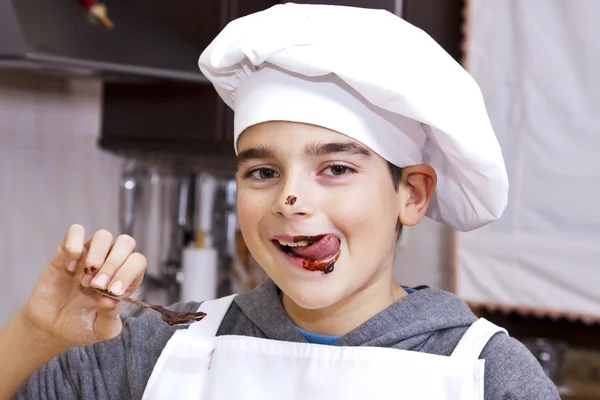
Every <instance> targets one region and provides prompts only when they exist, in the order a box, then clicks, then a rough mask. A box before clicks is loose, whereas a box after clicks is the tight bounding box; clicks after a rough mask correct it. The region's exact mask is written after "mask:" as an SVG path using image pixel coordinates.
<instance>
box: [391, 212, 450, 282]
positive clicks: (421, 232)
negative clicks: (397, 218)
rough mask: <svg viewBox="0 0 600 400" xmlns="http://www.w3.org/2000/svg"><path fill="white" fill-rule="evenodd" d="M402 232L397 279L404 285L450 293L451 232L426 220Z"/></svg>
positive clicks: (438, 224)
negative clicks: (432, 288)
mask: <svg viewBox="0 0 600 400" xmlns="http://www.w3.org/2000/svg"><path fill="white" fill-rule="evenodd" d="M403 229H404V235H405V237H404V238H403V239H402V240H401V243H402V245H401V246H399V248H398V251H397V254H396V263H395V271H394V277H395V278H396V280H397V281H398V282H399V283H400V284H402V285H406V286H418V285H428V286H431V287H435V288H438V289H444V290H450V288H451V285H450V283H451V275H450V273H451V269H450V262H451V259H450V254H451V248H450V236H451V229H450V228H449V227H448V226H446V225H443V224H441V223H439V222H437V221H434V220H432V219H429V218H424V219H423V220H422V221H421V222H420V223H419V224H418V225H417V226H414V227H404V228H403Z"/></svg>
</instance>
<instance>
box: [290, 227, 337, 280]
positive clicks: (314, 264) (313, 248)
mask: <svg viewBox="0 0 600 400" xmlns="http://www.w3.org/2000/svg"><path fill="white" fill-rule="evenodd" d="M301 241H307V242H308V245H307V246H298V247H289V248H288V251H289V252H290V253H292V254H293V255H294V256H296V257H301V258H303V259H304V260H303V262H302V268H304V269H306V270H308V271H323V273H325V274H328V273H330V272H332V271H333V269H334V265H335V262H336V261H337V260H338V258H339V257H340V253H341V249H340V240H339V238H338V237H337V236H335V235H332V234H326V235H318V236H294V242H295V243H297V242H301Z"/></svg>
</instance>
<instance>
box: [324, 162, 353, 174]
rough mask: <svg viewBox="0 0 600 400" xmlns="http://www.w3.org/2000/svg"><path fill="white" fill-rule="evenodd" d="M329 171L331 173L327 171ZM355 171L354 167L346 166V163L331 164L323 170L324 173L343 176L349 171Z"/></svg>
mask: <svg viewBox="0 0 600 400" xmlns="http://www.w3.org/2000/svg"><path fill="white" fill-rule="evenodd" d="M327 172H329V173H327ZM353 172H355V171H354V170H353V169H352V168H350V167H346V166H345V165H337V164H334V165H330V166H329V167H327V168H325V169H324V170H323V175H332V176H342V175H347V174H349V173H353Z"/></svg>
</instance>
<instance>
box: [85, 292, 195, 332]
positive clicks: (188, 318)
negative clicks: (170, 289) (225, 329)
mask: <svg viewBox="0 0 600 400" xmlns="http://www.w3.org/2000/svg"><path fill="white" fill-rule="evenodd" d="M94 290H95V291H96V292H98V293H100V294H101V295H102V296H105V297H108V298H111V299H114V300H118V301H126V302H128V303H131V304H135V305H137V306H141V307H146V308H150V309H152V310H154V311H158V312H159V313H160V314H161V315H162V319H163V321H165V322H166V323H167V324H169V325H178V324H186V323H189V322H194V321H200V320H201V319H203V318H204V317H206V313H203V312H201V311H200V312H195V313H188V312H177V311H171V310H167V309H166V308H164V307H163V306H157V305H156V304H152V303H146V302H144V301H141V300H136V299H132V298H131V297H127V296H113V295H112V294H110V293H108V292H107V291H106V290H100V289H96V288H94Z"/></svg>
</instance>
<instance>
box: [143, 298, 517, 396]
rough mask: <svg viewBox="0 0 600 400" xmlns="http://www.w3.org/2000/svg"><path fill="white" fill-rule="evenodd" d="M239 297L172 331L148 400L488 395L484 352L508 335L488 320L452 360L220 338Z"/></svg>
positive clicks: (216, 303)
mask: <svg viewBox="0 0 600 400" xmlns="http://www.w3.org/2000/svg"><path fill="white" fill-rule="evenodd" d="M234 296H235V295H231V296H228V297H224V298H220V299H217V300H213V301H207V302H204V303H202V305H201V306H200V308H199V311H204V312H205V313H206V314H207V316H206V317H205V318H204V319H203V320H202V321H199V322H196V323H193V324H191V325H190V326H189V327H188V329H185V330H180V331H177V332H176V333H175V334H174V335H173V336H172V338H171V339H170V340H169V341H168V342H167V345H166V346H165V348H164V350H163V352H162V354H161V355H160V357H159V359H158V361H157V363H156V365H155V367H154V370H153V371H152V375H151V376H150V380H149V381H148V385H147V386H146V390H145V392H144V396H143V399H144V400H151V399H156V400H167V399H168V400H170V399H178V400H180V399H181V400H187V399H202V400H237V399H240V400H241V399H244V400H245V399H252V400H296V399H297V400H299V399H306V400H308V399H310V400H335V399H343V400H365V399H366V400H370V399H373V400H374V399H394V400H397V399H419V400H421V399H423V400H425V399H435V400H444V399H448V400H450V399H452V400H483V371H484V363H485V361H484V360H479V359H478V357H479V354H480V353H481V351H482V350H483V348H484V346H485V345H486V343H487V342H488V340H489V339H490V338H491V337H492V336H493V335H494V334H496V333H498V332H504V333H506V331H505V330H504V329H502V328H499V327H498V326H496V325H494V324H492V323H491V322H489V321H486V320H485V319H482V318H481V319H479V320H478V321H477V322H475V323H474V324H473V325H472V326H471V327H470V328H469V329H468V330H467V332H466V333H465V335H464V336H463V338H462V339H461V340H460V342H459V343H458V345H457V347H456V349H455V350H454V352H453V353H452V355H451V356H449V357H448V356H439V355H433V354H427V353H420V352H415V351H408V350H398V349H390V348H379V347H342V346H328V345H319V344H309V343H292V342H285V341H277V340H270V339H258V338H253V337H246V336H236V335H226V336H216V333H217V330H218V329H219V326H220V325H221V321H222V319H223V317H224V315H225V313H226V312H227V310H228V309H229V306H230V305H231V301H232V300H233V298H234Z"/></svg>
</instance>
